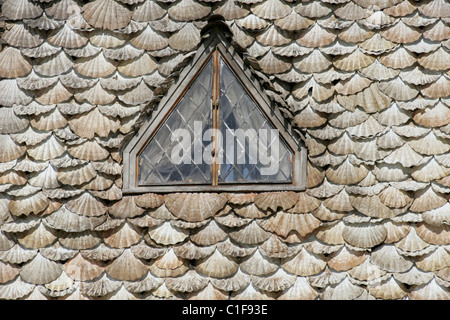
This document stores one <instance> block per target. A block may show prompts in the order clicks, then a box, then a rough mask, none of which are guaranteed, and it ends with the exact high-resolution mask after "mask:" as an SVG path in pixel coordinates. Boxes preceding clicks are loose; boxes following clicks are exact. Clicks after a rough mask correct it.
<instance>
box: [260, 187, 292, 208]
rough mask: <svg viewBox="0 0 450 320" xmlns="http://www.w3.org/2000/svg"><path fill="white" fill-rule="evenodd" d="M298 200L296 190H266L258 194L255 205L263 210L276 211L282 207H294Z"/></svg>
mask: <svg viewBox="0 0 450 320" xmlns="http://www.w3.org/2000/svg"><path fill="white" fill-rule="evenodd" d="M297 201H298V195H297V194H296V193H294V192H290V191H287V192H266V193H260V194H257V195H256V197H255V205H257V206H258V208H260V209H261V210H267V209H270V210H272V211H274V212H276V211H277V210H278V208H281V209H283V210H288V209H290V208H292V207H293V206H294V205H295V204H296V203H297Z"/></svg>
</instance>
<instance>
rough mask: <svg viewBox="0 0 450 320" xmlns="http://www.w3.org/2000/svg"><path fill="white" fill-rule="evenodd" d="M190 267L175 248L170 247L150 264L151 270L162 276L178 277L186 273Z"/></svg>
mask: <svg viewBox="0 0 450 320" xmlns="http://www.w3.org/2000/svg"><path fill="white" fill-rule="evenodd" d="M188 269H189V267H188V262H187V261H186V260H185V259H182V258H179V257H178V256H177V255H176V254H175V252H174V250H173V249H169V250H168V251H167V252H166V253H165V254H164V255H162V256H160V257H158V258H157V259H156V260H154V261H153V262H152V264H151V265H150V272H151V273H153V274H154V275H155V276H157V277H160V278H167V277H178V276H180V275H182V274H184V273H186V272H187V271H188Z"/></svg>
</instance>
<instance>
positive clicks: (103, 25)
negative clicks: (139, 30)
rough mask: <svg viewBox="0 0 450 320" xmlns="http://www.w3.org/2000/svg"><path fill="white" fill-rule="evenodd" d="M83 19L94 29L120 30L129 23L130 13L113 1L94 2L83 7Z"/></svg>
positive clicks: (99, 0)
mask: <svg viewBox="0 0 450 320" xmlns="http://www.w3.org/2000/svg"><path fill="white" fill-rule="evenodd" d="M83 17H84V19H86V21H87V23H89V24H90V25H91V26H93V27H94V28H98V29H107V30H116V29H122V28H124V27H126V26H127V25H128V23H129V22H130V21H131V12H130V10H128V8H127V7H125V6H124V5H123V4H121V3H119V2H117V1H115V0H95V1H92V2H89V3H87V4H85V5H84V6H83Z"/></svg>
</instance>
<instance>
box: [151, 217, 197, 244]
mask: <svg viewBox="0 0 450 320" xmlns="http://www.w3.org/2000/svg"><path fill="white" fill-rule="evenodd" d="M148 233H149V235H150V238H152V239H153V240H154V241H156V242H157V243H159V244H162V245H173V244H176V243H179V242H183V241H184V240H185V239H186V238H187V237H188V235H189V233H188V232H187V231H185V230H184V229H180V228H177V227H175V226H172V225H171V224H170V222H168V221H166V222H164V223H163V224H162V225H160V226H158V227H156V228H154V229H152V230H149V232H148Z"/></svg>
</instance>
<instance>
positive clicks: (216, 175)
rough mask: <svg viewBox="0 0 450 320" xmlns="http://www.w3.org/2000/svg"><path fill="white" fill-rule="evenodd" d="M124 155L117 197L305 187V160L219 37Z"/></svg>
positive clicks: (205, 50) (180, 82)
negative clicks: (122, 194) (124, 193)
mask: <svg viewBox="0 0 450 320" xmlns="http://www.w3.org/2000/svg"><path fill="white" fill-rule="evenodd" d="M214 38H216V40H215V41H210V43H209V44H208V45H206V46H204V47H203V49H204V51H203V52H202V53H198V54H197V58H194V63H193V65H192V66H191V68H188V69H187V70H185V72H184V74H182V75H181V76H180V80H179V82H178V86H176V84H175V86H176V87H175V89H173V90H172V91H173V92H169V93H168V94H167V96H166V98H165V100H164V99H163V101H161V104H160V106H161V108H160V110H159V112H158V113H157V115H156V116H154V117H152V118H151V119H149V120H148V121H147V124H146V125H144V127H143V128H142V129H141V131H140V133H139V134H138V135H137V136H136V137H135V138H134V139H133V140H132V141H131V142H130V143H129V145H128V146H127V148H126V149H125V151H124V164H125V172H124V175H125V176H124V190H125V191H130V192H139V191H143V192H144V191H161V192H163V191H170V192H173V191H177V190H178V191H183V190H187V191H195V190H199V191H201V190H218V191H219V190H224V191H227V190H235V191H247V190H255V191H256V190H277V189H282V190H284V189H289V188H296V189H298V188H303V187H304V176H305V172H303V171H305V170H304V167H305V166H304V162H305V161H304V160H305V159H303V158H304V154H302V152H301V151H302V148H300V147H299V145H298V144H297V143H296V140H295V139H294V138H293V137H292V135H291V134H289V132H288V131H287V129H286V128H285V126H283V124H282V122H281V121H280V119H279V117H276V116H275V115H274V112H273V110H272V109H271V108H270V106H269V105H268V103H267V101H268V100H267V99H266V98H264V96H263V92H262V90H261V88H259V87H258V86H257V85H255V83H254V82H253V81H251V80H249V79H248V76H247V75H246V73H245V72H244V70H243V68H242V67H241V66H243V64H241V65H239V63H237V61H236V60H237V58H238V56H237V55H235V56H233V55H232V54H230V52H228V50H227V49H226V46H225V45H224V44H223V43H222V39H221V37H220V36H218V37H214Z"/></svg>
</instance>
